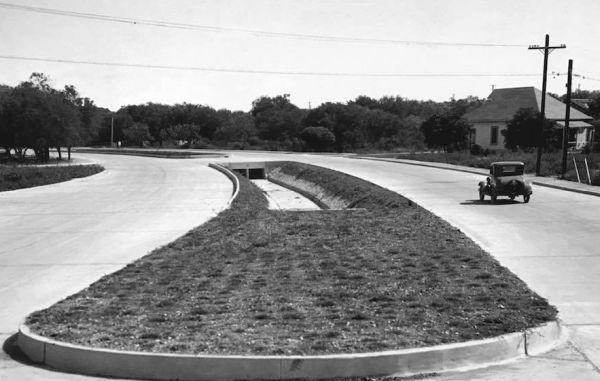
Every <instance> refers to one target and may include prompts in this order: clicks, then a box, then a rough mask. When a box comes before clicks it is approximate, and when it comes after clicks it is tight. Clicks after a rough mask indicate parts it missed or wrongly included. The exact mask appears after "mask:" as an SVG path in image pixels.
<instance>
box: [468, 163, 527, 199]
mask: <svg viewBox="0 0 600 381" xmlns="http://www.w3.org/2000/svg"><path fill="white" fill-rule="evenodd" d="M524 169H525V164H523V163H522V162H520V161H499V162H495V163H492V164H491V165H490V176H489V177H488V178H487V179H486V181H481V182H480V183H479V200H480V201H483V199H484V198H485V196H486V195H488V196H490V198H491V199H492V203H495V202H496V199H497V198H498V196H508V197H509V198H510V199H511V200H514V199H515V197H517V196H523V201H524V202H529V198H530V197H531V194H532V193H533V190H532V189H531V184H530V183H528V182H525V180H524V179H523V171H524Z"/></svg>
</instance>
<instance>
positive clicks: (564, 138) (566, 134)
mask: <svg viewBox="0 0 600 381" xmlns="http://www.w3.org/2000/svg"><path fill="white" fill-rule="evenodd" d="M572 75H573V60H569V70H568V72H567V99H566V102H565V103H566V104H567V107H565V125H564V126H563V135H562V149H563V152H562V170H561V172H560V177H561V178H562V179H564V178H565V173H567V149H568V148H569V145H568V142H567V140H568V139H569V119H570V118H571V78H572Z"/></svg>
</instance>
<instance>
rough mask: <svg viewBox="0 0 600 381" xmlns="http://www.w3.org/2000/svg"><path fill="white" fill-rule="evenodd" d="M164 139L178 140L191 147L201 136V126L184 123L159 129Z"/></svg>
mask: <svg viewBox="0 0 600 381" xmlns="http://www.w3.org/2000/svg"><path fill="white" fill-rule="evenodd" d="M161 134H162V138H163V139H164V140H178V141H181V142H183V144H185V145H186V146H188V147H191V146H192V145H193V144H194V143H196V142H197V141H198V140H199V139H200V138H202V134H201V127H200V126H199V125H197V124H193V123H184V124H177V125H175V126H171V127H169V128H167V129H166V130H162V131H161Z"/></svg>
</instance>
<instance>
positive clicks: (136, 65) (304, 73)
mask: <svg viewBox="0 0 600 381" xmlns="http://www.w3.org/2000/svg"><path fill="white" fill-rule="evenodd" d="M0 59H6V60H21V61H37V62H50V63H67V64H79V65H96V66H115V67H130V68H144V69H163V70H183V71H205V72H221V73H238V74H274V75H299V76H321V77H386V78H389V77H431V78H435V77H456V78H460V77H463V78H464V77H536V76H539V73H535V74H534V73H352V72H310V71H283V70H253V69H235V68H216V67H201V66H173V65H151V64H141V63H124V62H102V61H85V60H73V59H62V58H48V57H28V56H14V55H0Z"/></svg>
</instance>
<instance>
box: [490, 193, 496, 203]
mask: <svg viewBox="0 0 600 381" xmlns="http://www.w3.org/2000/svg"><path fill="white" fill-rule="evenodd" d="M490 198H491V199H492V204H495V203H496V200H497V199H498V196H496V195H495V194H494V193H492V194H491V196H490Z"/></svg>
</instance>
